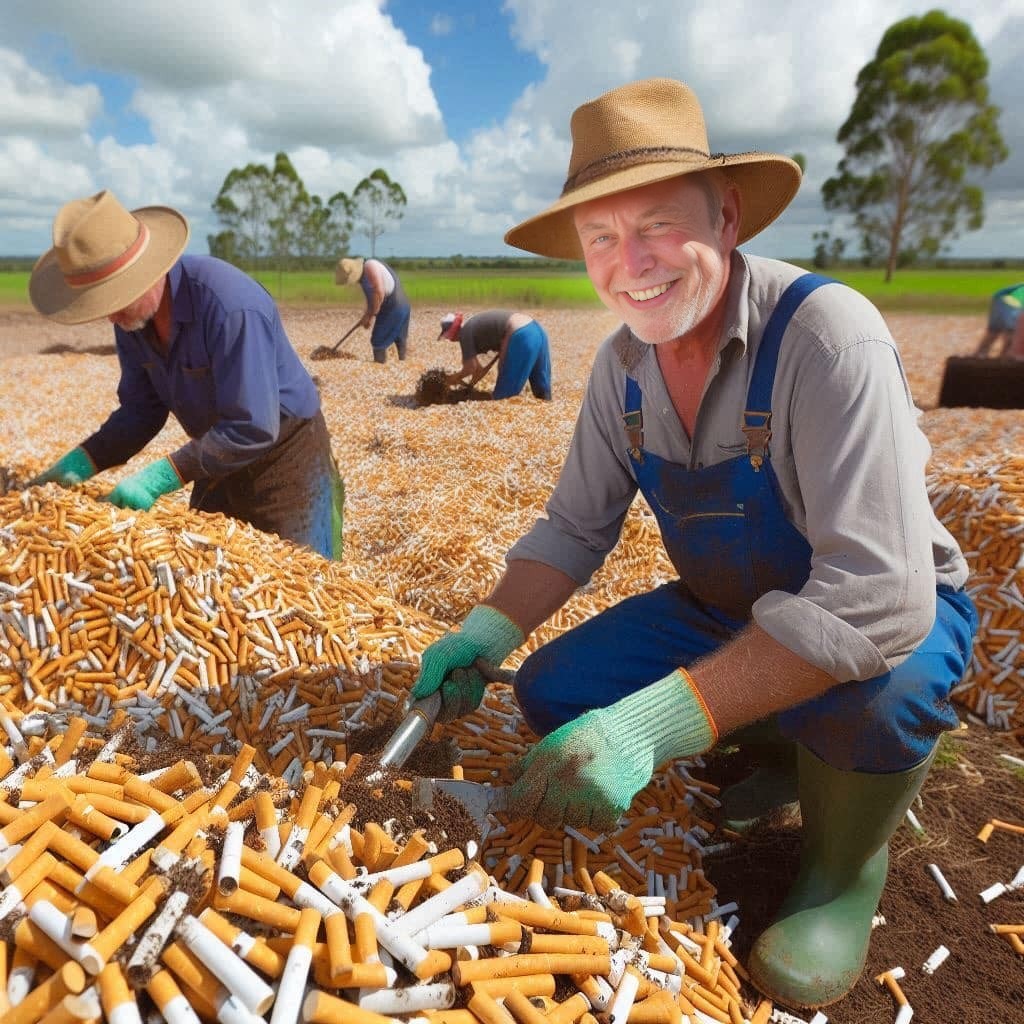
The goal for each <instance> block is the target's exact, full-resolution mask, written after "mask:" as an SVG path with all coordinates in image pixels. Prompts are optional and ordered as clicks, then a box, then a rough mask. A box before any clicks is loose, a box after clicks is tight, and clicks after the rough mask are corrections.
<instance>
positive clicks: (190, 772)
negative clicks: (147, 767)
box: [151, 760, 202, 795]
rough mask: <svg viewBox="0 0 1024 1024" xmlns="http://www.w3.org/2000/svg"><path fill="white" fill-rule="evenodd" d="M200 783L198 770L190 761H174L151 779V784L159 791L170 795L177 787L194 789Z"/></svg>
mask: <svg viewBox="0 0 1024 1024" xmlns="http://www.w3.org/2000/svg"><path fill="white" fill-rule="evenodd" d="M201 784H202V778H201V777H200V775H199V770H198V769H197V768H196V766H195V765H194V764H193V763H192V762H191V761H185V760H181V761H175V763H174V764H172V765H171V766H170V767H168V768H167V769H165V770H164V771H163V773H162V774H160V775H158V776H157V777H156V778H155V779H153V780H152V783H151V785H152V786H153V788H154V789H157V790H159V791H160V792H161V793H166V794H168V795H170V794H171V793H174V792H176V791H177V790H179V789H194V788H195V787H196V786H199V785H201Z"/></svg>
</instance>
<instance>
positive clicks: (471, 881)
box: [328, 868, 488, 936]
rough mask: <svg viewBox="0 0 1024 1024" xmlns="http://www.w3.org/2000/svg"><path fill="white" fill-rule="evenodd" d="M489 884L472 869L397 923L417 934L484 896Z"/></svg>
mask: <svg viewBox="0 0 1024 1024" xmlns="http://www.w3.org/2000/svg"><path fill="white" fill-rule="evenodd" d="M487 886H488V878H487V875H486V874H485V873H484V872H483V871H482V870H481V869H479V868H477V869H476V870H470V871H468V872H466V874H465V875H463V877H462V878H460V879H459V880H458V881H457V882H455V883H453V884H452V885H450V886H449V887H448V888H447V889H443V890H442V891H441V892H439V893H435V894H434V895H433V896H431V897H430V898H429V899H426V900H424V901H423V902H422V903H420V904H419V905H418V906H417V907H414V908H413V909H412V910H410V911H409V912H408V913H406V914H403V915H402V916H401V917H400V918H399V919H398V920H397V921H396V922H395V924H396V926H397V927H398V928H399V929H400V930H401V931H402V932H403V933H404V934H406V935H412V936H415V935H416V933H417V932H420V931H422V930H423V929H424V928H427V927H429V926H430V925H432V924H435V923H436V922H437V921H440V920H441V918H442V917H444V916H445V914H450V913H451V912H452V911H453V910H455V909H456V908H458V907H461V906H462V905H463V904H464V903H468V902H469V901H470V900H473V899H476V898H477V897H478V896H482V895H483V893H484V892H485V891H486V890H487ZM328 895H330V893H328Z"/></svg>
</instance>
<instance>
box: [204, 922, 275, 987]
mask: <svg viewBox="0 0 1024 1024" xmlns="http://www.w3.org/2000/svg"><path fill="white" fill-rule="evenodd" d="M199 920H200V921H202V922H203V924H205V925H206V927H207V928H209V929H210V931H211V932H213V934H214V935H216V936H217V938H218V939H220V941H221V942H223V943H224V945H225V946H230V947H231V949H233V950H234V951H235V952H236V953H237V954H238V955H239V956H240V957H241V958H242V959H243V960H244V961H245V962H246V963H247V964H249V965H251V966H252V967H255V968H256V969H257V970H258V971H260V972H262V973H263V974H266V975H267V976H268V977H271V978H277V977H280V975H281V972H282V971H283V970H284V962H285V957H284V956H283V955H282V954H281V953H279V952H277V951H276V950H273V949H271V948H270V947H269V946H268V945H267V943H266V941H265V940H263V939H260V938H256V937H254V936H252V935H250V934H249V933H248V932H245V931H243V930H242V929H241V928H236V927H235V926H234V925H233V924H231V923H230V922H229V921H228V920H227V919H225V918H223V917H221V915H220V914H218V913H217V911H216V910H214V909H213V907H206V908H205V909H204V910H203V912H202V913H201V914H200V915H199Z"/></svg>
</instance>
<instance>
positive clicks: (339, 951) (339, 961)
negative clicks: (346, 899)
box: [324, 912, 354, 977]
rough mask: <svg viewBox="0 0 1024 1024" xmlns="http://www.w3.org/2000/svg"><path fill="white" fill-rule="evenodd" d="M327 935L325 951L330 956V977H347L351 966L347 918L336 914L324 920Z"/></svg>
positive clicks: (339, 913)
mask: <svg viewBox="0 0 1024 1024" xmlns="http://www.w3.org/2000/svg"><path fill="white" fill-rule="evenodd" d="M324 930H325V931H326V933H327V950H328V953H329V956H330V971H331V976H332V977H342V976H344V975H347V974H348V973H349V972H350V971H351V970H352V966H353V962H354V961H353V959H352V948H351V943H350V941H349V935H348V918H346V917H345V915H344V914H342V913H341V912H338V913H336V914H331V915H330V916H328V917H326V918H325V919H324Z"/></svg>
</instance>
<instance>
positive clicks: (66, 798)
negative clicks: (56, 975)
mask: <svg viewBox="0 0 1024 1024" xmlns="http://www.w3.org/2000/svg"><path fill="white" fill-rule="evenodd" d="M71 803H72V800H71V796H70V794H69V793H68V792H67V790H65V789H63V787H62V788H61V789H60V790H58V791H57V792H56V793H54V794H53V795H52V796H49V797H47V798H46V799H45V800H43V801H41V802H40V803H37V804H36V805H35V806H34V807H32V808H30V809H29V810H27V811H22V812H21V813H20V814H19V815H18V816H17V817H16V818H15V819H14V820H13V821H12V822H10V823H9V824H7V825H4V827H3V828H0V850H6V849H9V848H10V847H11V846H14V844H15V843H20V842H21V841H22V839H25V838H27V837H28V836H30V835H31V834H32V833H33V832H35V830H36V829H37V828H39V826H40V825H42V823H43V822H44V821H54V820H58V819H61V818H62V817H63V816H64V815H66V814H67V812H68V810H69V808H70V807H71ZM61 998H63V996H62V997H61ZM58 1001H59V1000H58Z"/></svg>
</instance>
